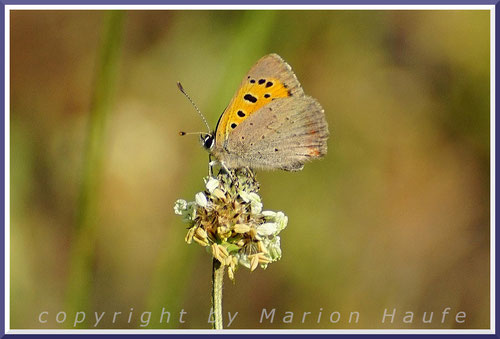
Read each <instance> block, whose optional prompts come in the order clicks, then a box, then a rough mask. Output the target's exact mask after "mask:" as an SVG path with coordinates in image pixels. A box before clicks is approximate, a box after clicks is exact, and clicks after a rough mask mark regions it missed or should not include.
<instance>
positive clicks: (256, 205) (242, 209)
mask: <svg viewBox="0 0 500 339" xmlns="http://www.w3.org/2000/svg"><path fill="white" fill-rule="evenodd" d="M204 180H205V188H206V190H205V191H203V192H199V193H197V194H196V195H195V199H194V201H192V202H186V201H185V200H182V199H179V200H177V202H176V203H175V205H174V212H175V213H176V214H178V215H182V217H183V218H182V220H183V222H185V223H186V224H188V227H189V229H188V232H187V235H186V237H185V241H186V242H187V243H188V244H190V243H192V240H194V241H195V242H197V243H198V244H200V245H201V246H204V247H206V246H210V249H211V252H212V255H213V257H214V258H216V259H217V260H218V261H219V262H220V263H221V264H222V265H225V266H227V267H228V270H227V272H228V275H229V278H230V279H231V280H233V279H234V272H235V271H236V270H237V268H238V265H240V264H241V265H243V266H245V267H247V268H249V269H250V270H252V271H253V270H255V269H256V268H257V267H258V266H259V265H260V266H261V267H263V268H265V267H266V266H267V265H268V264H269V263H271V262H274V261H276V260H279V259H280V258H281V248H280V241H279V240H280V238H279V235H278V234H279V233H280V232H281V231H282V230H283V229H284V228H285V227H286V224H287V222H288V218H287V217H286V216H285V215H284V214H283V213H282V212H273V211H263V210H262V207H263V205H262V201H261V198H260V196H259V194H258V192H259V183H258V182H257V180H256V179H255V175H254V173H253V172H252V171H251V170H248V169H239V170H234V171H232V173H231V175H228V174H227V173H226V172H224V171H223V170H221V171H220V172H219V174H218V175H217V177H216V178H213V177H207V178H205V179H204Z"/></svg>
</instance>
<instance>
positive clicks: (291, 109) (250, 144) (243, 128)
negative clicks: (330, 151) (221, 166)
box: [221, 96, 329, 171]
mask: <svg viewBox="0 0 500 339" xmlns="http://www.w3.org/2000/svg"><path fill="white" fill-rule="evenodd" d="M328 135H329V132H328V124H327V122H326V119H325V114H324V111H323V108H322V107H321V105H320V104H319V103H318V102H317V101H316V100H315V99H313V98H311V97H308V96H302V97H292V98H284V99H276V100H275V101H272V102H271V103H269V104H268V105H266V106H264V107H262V108H260V109H259V110H258V111H257V112H255V113H254V114H252V115H251V116H250V117H248V119H246V120H245V121H243V122H242V123H241V124H240V125H239V126H237V127H236V128H235V129H234V131H233V132H232V133H231V135H230V136H229V138H228V140H227V143H226V145H225V148H224V149H222V150H221V152H224V155H223V156H222V157H223V158H224V163H225V164H226V165H227V166H228V167H229V168H237V167H244V166H249V167H251V168H260V169H283V170H288V171H298V170H301V169H302V168H303V166H304V163H305V162H307V161H309V160H313V159H316V158H321V157H323V156H324V155H325V154H326V152H327V139H328Z"/></svg>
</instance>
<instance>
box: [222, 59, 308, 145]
mask: <svg viewBox="0 0 500 339" xmlns="http://www.w3.org/2000/svg"><path fill="white" fill-rule="evenodd" d="M300 96H304V91H303V90H302V88H301V86H300V83H299V81H298V80H297V78H296V77H295V74H294V73H293V71H292V69H291V67H290V66H289V65H288V64H287V63H286V62H285V61H284V60H283V59H282V58H281V57H280V56H279V55H277V54H269V55H266V56H264V57H262V58H261V59H260V60H259V61H257V63H256V64H255V65H254V66H253V67H252V68H251V69H250V71H249V72H248V73H247V74H246V75H245V77H244V78H243V81H242V82H241V84H240V87H239V88H238V90H237V91H236V94H235V95H234V97H233V99H232V100H231V102H230V103H229V105H228V106H227V108H226V109H225V110H224V113H222V115H221V117H220V119H219V122H218V124H217V127H216V136H215V142H216V145H218V146H219V147H222V145H223V144H224V143H225V142H226V140H227V139H228V137H229V135H230V134H231V133H232V132H233V130H234V129H235V128H236V127H237V126H238V125H240V124H241V123H243V122H244V121H245V120H246V119H248V118H249V117H250V116H251V115H253V114H254V113H255V112H257V111H258V110H259V109H260V108H262V107H263V106H265V105H267V104H269V103H270V102H272V101H273V100H276V99H279V98H287V97H300Z"/></svg>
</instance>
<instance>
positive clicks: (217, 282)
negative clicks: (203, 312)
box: [212, 258, 225, 330]
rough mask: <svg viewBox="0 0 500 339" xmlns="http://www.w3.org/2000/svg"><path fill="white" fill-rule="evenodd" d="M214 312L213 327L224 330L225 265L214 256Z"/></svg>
mask: <svg viewBox="0 0 500 339" xmlns="http://www.w3.org/2000/svg"><path fill="white" fill-rule="evenodd" d="M212 262H213V263H212V311H213V312H212V314H213V319H212V320H213V329H215V330H222V328H223V323H222V283H223V281H224V267H225V266H224V265H221V263H220V261H218V260H217V259H215V258H213V260H212Z"/></svg>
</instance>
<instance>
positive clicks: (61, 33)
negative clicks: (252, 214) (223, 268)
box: [10, 10, 490, 329]
mask: <svg viewBox="0 0 500 339" xmlns="http://www.w3.org/2000/svg"><path fill="white" fill-rule="evenodd" d="M489 15H490V14H489V12H488V11H222V10H220V11H127V12H119V13H117V12H107V11H13V12H11V21H10V25H11V26H10V37H11V49H10V53H11V54H10V57H11V59H10V60H11V82H10V84H11V111H10V143H11V144H10V152H11V153H10V156H11V158H10V159H11V162H10V174H11V179H10V185H11V186H10V197H11V223H10V230H11V239H10V241H11V257H10V260H11V277H10V278H11V297H10V298H11V299H10V302H11V303H10V305H11V311H10V312H11V319H10V321H11V327H12V328H72V326H73V320H74V317H75V312H76V311H86V312H88V314H87V319H86V321H85V322H83V323H82V324H80V325H79V327H83V328H94V327H93V325H94V322H95V320H93V319H94V315H93V312H99V313H100V312H106V316H104V317H103V319H102V321H101V323H100V324H99V326H98V327H97V328H143V327H141V326H140V325H141V321H140V319H139V317H140V315H141V313H142V312H144V311H150V312H152V315H151V321H150V324H149V326H148V327H144V328H201V329H205V328H210V325H209V324H207V319H208V312H209V308H210V283H211V281H210V278H211V277H210V275H211V258H210V256H209V254H208V253H207V252H206V251H205V250H204V249H202V248H201V247H200V246H198V245H197V244H192V245H187V244H186V243H185V242H184V236H185V233H186V229H185V226H184V224H183V223H182V222H181V220H180V218H179V217H178V216H176V215H174V212H173V204H174V202H175V200H176V199H178V198H185V199H188V200H192V198H193V197H194V194H195V193H196V192H198V191H200V190H202V189H203V181H202V178H203V176H205V175H206V172H207V154H206V153H205V152H204V150H203V149H202V148H201V147H200V146H199V143H198V140H197V138H195V137H183V138H181V137H179V136H178V131H179V130H188V131H198V130H203V128H204V126H203V124H202V122H201V120H200V118H199V117H198V116H197V115H196V113H195V111H194V109H193V108H192V107H191V105H190V104H189V102H188V101H187V100H186V98H184V96H183V95H182V94H181V93H179V91H178V90H177V87H176V81H177V80H181V81H182V83H183V85H184V87H185V88H186V90H187V91H188V93H190V95H191V96H192V98H193V99H194V100H195V101H196V102H197V104H198V106H199V107H200V108H201V109H202V111H203V112H204V113H205V115H206V116H207V119H208V120H209V122H210V123H211V125H212V126H215V123H216V122H217V119H218V117H219V115H220V114H221V112H222V111H223V109H224V108H225V107H226V105H227V103H228V102H229V100H230V98H231V96H232V95H233V93H234V92H235V91H236V87H237V86H238V84H239V82H240V80H241V79H242V77H243V75H244V74H245V73H246V71H247V70H248V69H249V68H250V67H251V66H252V64H253V63H254V62H255V61H256V60H258V59H259V58H260V57H261V56H263V55H265V54H267V53H271V52H275V53H278V54H280V55H281V56H282V57H283V58H284V59H285V60H286V61H287V62H288V63H289V64H290V65H291V66H292V67H293V69H294V71H295V73H296V74H297V76H298V78H299V80H300V81H301V83H302V85H303V87H304V89H305V91H306V93H307V94H309V95H311V96H313V97H315V98H317V99H318V100H319V102H320V103H321V104H322V105H323V107H324V109H325V112H326V115H327V120H328V122H329V125H330V132H331V137H330V139H329V153H328V155H327V157H326V158H325V159H324V160H321V161H315V162H312V163H310V164H308V165H306V166H305V169H304V170H303V171H301V172H298V173H285V172H281V171H276V172H258V173H257V178H258V179H259V181H260V183H261V196H262V197H263V202H264V207H265V208H266V209H271V210H281V211H284V212H285V213H286V214H287V215H288V217H289V224H288V228H287V229H286V230H285V231H283V233H282V234H281V235H282V249H283V258H282V260H281V261H280V262H278V263H274V264H272V265H270V266H269V267H268V269H267V270H265V271H264V270H262V269H260V268H259V269H257V270H256V271H255V272H252V273H250V272H249V271H248V270H246V269H240V270H239V271H238V272H237V274H236V283H235V284H232V283H231V282H230V281H228V280H226V283H225V289H224V311H230V312H232V313H233V314H234V312H239V313H238V316H237V318H236V320H235V321H234V322H233V324H232V326H231V328H285V329H286V328H304V329H305V328H326V329H328V328H348V329H361V328H488V327H489V316H490V312H489V309H490V302H489V288H490V284H489V278H490V276H489V265H490V259H489V251H490V247H489V241H490V237H489V229H490V217H489V216H490V197H489V188H490V170H489V169H490V156H489V154H490V142H489V141H490V111H489V107H490V106H489V100H490V94H489V91H490V85H489V81H490V54H489V53H490V45H489V41H490V34H489V27H490V26H489V25H490V16H489ZM162 307H164V308H165V310H168V311H170V312H171V313H172V318H171V320H170V323H169V324H165V323H163V324H160V323H159V317H160V314H161V311H162ZM445 307H451V312H450V313H451V316H449V317H448V318H447V320H446V321H445V323H441V313H440V312H441V311H442V310H443V309H444V308H445ZM132 308H133V315H132V318H131V321H130V322H128V315H129V313H130V311H131V309H132ZM263 308H267V309H271V308H276V313H277V314H276V317H277V319H276V320H275V322H274V323H273V324H269V323H264V324H259V318H260V312H261V310H262V309H263ZM385 308H388V309H390V310H392V309H393V308H396V309H397V312H398V313H397V315H396V320H395V322H394V323H393V324H388V323H385V324H382V323H381V319H382V315H383V312H384V309H385ZM181 309H184V310H185V311H186V312H187V315H185V316H184V320H186V322H185V323H179V319H178V315H176V314H174V313H177V314H178V312H179V311H180V310H181ZM320 310H322V312H323V321H321V322H320V323H319V324H318V323H317V322H316V318H317V315H318V312H319V311H320ZM42 311H47V312H49V314H48V316H46V319H47V321H48V322H47V323H45V324H40V323H39V322H38V316H39V314H40V312H42ZM60 311H65V312H66V313H67V320H66V322H65V323H62V324H59V323H57V322H56V320H55V319H56V314H57V312H60ZM286 311H293V312H295V319H294V322H293V323H292V324H284V323H283V322H281V321H280V318H281V317H282V316H283V313H284V312H286ZM334 311H338V312H340V313H341V320H340V322H339V323H337V324H331V323H330V322H329V321H328V315H329V314H330V313H331V312H334ZM351 311H358V312H359V313H360V320H359V323H357V324H353V323H351V324H349V323H348V316H349V312H351ZM406 311H412V312H415V320H414V323H413V324H412V325H406V324H404V323H403V322H402V317H403V315H404V314H403V313H404V312H406ZM458 311H464V312H466V314H467V318H466V322H465V323H463V324H458V323H456V322H454V321H453V317H454V315H455V314H456V312H458ZM113 312H122V315H123V316H121V317H118V318H117V320H116V322H115V323H112V316H111V314H112V313H113ZM303 312H312V315H311V316H309V317H308V318H307V320H306V321H305V322H304V323H301V319H302V313H303ZM423 312H428V313H427V314H429V312H434V321H433V323H432V324H423V323H422V320H421V319H422V314H423ZM225 321H226V322H227V319H225Z"/></svg>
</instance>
